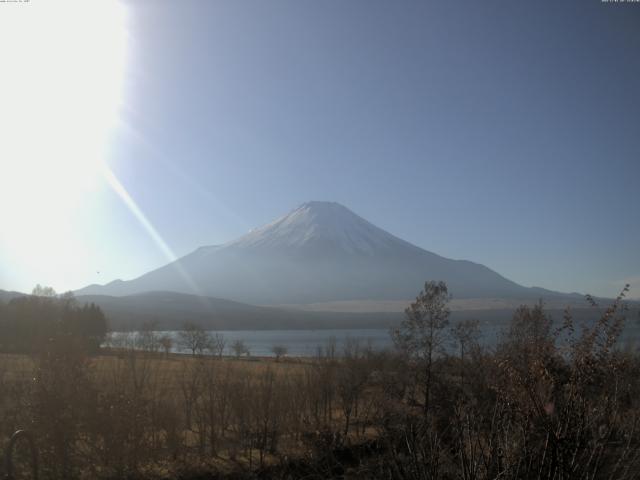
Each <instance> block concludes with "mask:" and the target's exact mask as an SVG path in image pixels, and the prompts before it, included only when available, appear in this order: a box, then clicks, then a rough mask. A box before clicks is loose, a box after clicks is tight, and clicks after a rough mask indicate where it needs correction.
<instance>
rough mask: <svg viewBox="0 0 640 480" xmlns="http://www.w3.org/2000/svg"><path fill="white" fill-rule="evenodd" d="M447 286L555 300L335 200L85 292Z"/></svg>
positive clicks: (319, 296) (324, 294) (362, 293)
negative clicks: (428, 247) (435, 249)
mask: <svg viewBox="0 0 640 480" xmlns="http://www.w3.org/2000/svg"><path fill="white" fill-rule="evenodd" d="M426 280H444V281H445V282H447V284H448V286H449V290H450V292H451V293H452V294H453V296H454V297H455V298H458V299H463V298H479V299H481V298H519V299H533V298H541V297H545V298H550V297H556V298H557V297H565V296H566V294H561V293H558V292H552V291H549V290H545V289H541V288H535V287H533V288H527V287H523V286H521V285H518V284H516V283H515V282H512V281H511V280H508V279H507V278H505V277H503V276H501V275H500V274H498V273H496V272H494V271H493V270H491V269H489V268H487V267H485V266H484V265H480V264H478V263H473V262H470V261H467V260H451V259H448V258H444V257H441V256H439V255H436V254H435V253H432V252H429V251H427V250H424V249H422V248H419V247H417V246H415V245H412V244H411V243H409V242H406V241H404V240H402V239H400V238H398V237H395V236H394V235H392V234H390V233H388V232H386V231H384V230H382V229H380V228H378V227H376V226H375V225H373V224H371V223H369V222H368V221H366V220H365V219H363V218H361V217H360V216H358V215H356V214H355V213H353V212H352V211H351V210H349V209H348V208H346V207H344V206H342V205H340V204H338V203H334V202H308V203H305V204H303V205H301V206H299V207H298V208H296V209H295V210H293V211H292V212H290V213H289V214H287V215H285V216H283V217H281V218H279V219H277V220H275V221H274V222H272V223H270V224H268V225H265V226H263V227H260V228H257V229H255V230H252V231H251V232H249V233H248V234H246V235H244V236H242V237H240V238H238V239H236V240H233V241H230V242H228V243H226V244H223V245H217V246H208V247H201V248H198V249H197V250H195V251H194V252H192V253H190V254H188V255H186V256H184V257H182V258H180V259H179V260H177V261H175V262H173V263H170V264H168V265H165V266H163V267H161V268H158V269H156V270H153V271H151V272H149V273H146V274H145V275H142V276H141V277H139V278H136V279H133V280H129V281H122V280H116V281H113V282H111V283H109V284H106V285H102V286H101V285H90V286H88V287H85V288H83V289H81V290H78V291H77V292H76V294H78V295H110V296H125V295H133V294H138V293H143V292H149V291H173V292H180V293H189V294H195V295H199V296H211V297H217V298H225V299H230V300H235V301H239V302H246V303H250V304H260V305H278V304H311V303H319V302H336V301H351V300H406V299H410V298H414V297H415V295H416V294H417V293H418V291H419V290H420V289H421V287H422V286H423V285H424V282H425V281H426Z"/></svg>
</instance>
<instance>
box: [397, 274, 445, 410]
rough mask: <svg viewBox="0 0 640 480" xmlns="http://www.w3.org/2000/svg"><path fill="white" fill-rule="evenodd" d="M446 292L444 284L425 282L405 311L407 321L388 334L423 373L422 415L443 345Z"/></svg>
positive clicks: (429, 395)
mask: <svg viewBox="0 0 640 480" xmlns="http://www.w3.org/2000/svg"><path fill="white" fill-rule="evenodd" d="M449 299H450V296H449V291H448V289H447V285H446V283H444V282H434V281H429V282H425V284H424V290H422V291H421V292H420V294H419V295H418V296H417V297H416V301H415V302H413V303H412V304H411V305H410V306H409V307H408V308H407V309H406V310H405V315H406V319H405V320H403V321H402V323H401V324H400V327H399V328H397V329H395V330H393V331H392V332H391V335H392V338H393V342H394V343H395V345H396V347H397V348H398V349H399V350H400V351H402V352H403V353H404V354H406V355H407V356H408V357H409V358H411V359H413V360H414V361H416V362H417V363H418V365H419V367H420V368H421V369H422V372H423V374H424V379H423V382H424V412H425V415H426V414H427V413H428V412H429V402H430V399H431V385H432V382H433V360H434V356H435V354H436V353H437V352H439V351H441V349H442V346H443V343H444V329H445V328H446V327H447V325H448V324H449V315H450V313H451V312H450V310H449V307H448V303H449Z"/></svg>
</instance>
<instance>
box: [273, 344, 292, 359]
mask: <svg viewBox="0 0 640 480" xmlns="http://www.w3.org/2000/svg"><path fill="white" fill-rule="evenodd" d="M271 352H272V353H273V354H274V355H275V356H276V362H279V361H280V358H281V357H284V356H285V355H287V353H289V349H288V348H287V347H285V346H284V345H274V346H273V347H271Z"/></svg>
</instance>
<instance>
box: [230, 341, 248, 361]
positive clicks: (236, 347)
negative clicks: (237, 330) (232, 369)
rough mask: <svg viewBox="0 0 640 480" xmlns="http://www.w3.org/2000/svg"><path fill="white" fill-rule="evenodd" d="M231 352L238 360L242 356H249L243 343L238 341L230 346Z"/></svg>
mask: <svg viewBox="0 0 640 480" xmlns="http://www.w3.org/2000/svg"><path fill="white" fill-rule="evenodd" d="M231 350H233V353H235V355H236V357H237V358H240V357H241V356H242V355H247V356H249V354H250V352H249V348H247V346H246V345H245V343H244V341H243V340H240V339H238V340H236V341H235V342H233V344H231Z"/></svg>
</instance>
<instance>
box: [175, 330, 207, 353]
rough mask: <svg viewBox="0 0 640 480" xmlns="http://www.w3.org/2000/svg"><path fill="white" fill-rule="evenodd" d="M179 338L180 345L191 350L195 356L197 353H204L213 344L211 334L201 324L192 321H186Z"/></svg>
mask: <svg viewBox="0 0 640 480" xmlns="http://www.w3.org/2000/svg"><path fill="white" fill-rule="evenodd" d="M178 338H179V340H178V342H179V344H180V346H181V347H183V348H185V349H187V350H191V354H192V355H193V356H194V357H195V356H196V354H199V355H202V353H203V352H204V351H205V350H206V349H208V348H209V346H210V344H211V337H210V335H209V334H208V333H207V332H206V331H205V330H204V329H203V328H202V327H201V326H200V325H197V324H195V323H191V322H184V324H183V326H182V330H181V331H180V332H178Z"/></svg>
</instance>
